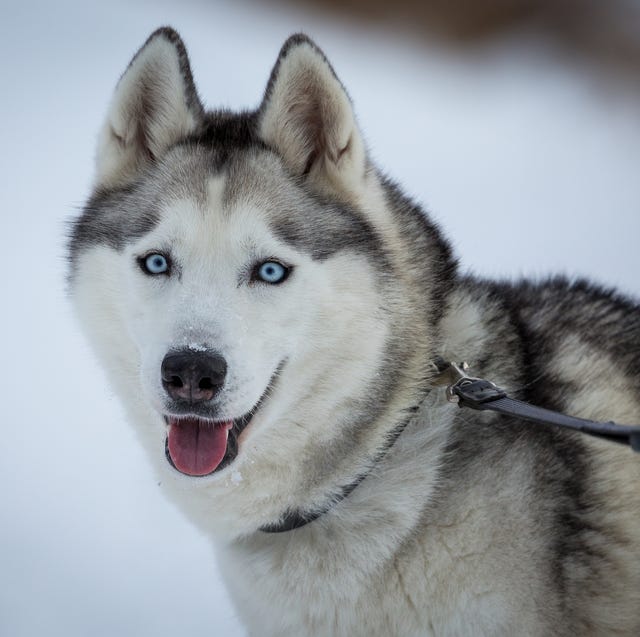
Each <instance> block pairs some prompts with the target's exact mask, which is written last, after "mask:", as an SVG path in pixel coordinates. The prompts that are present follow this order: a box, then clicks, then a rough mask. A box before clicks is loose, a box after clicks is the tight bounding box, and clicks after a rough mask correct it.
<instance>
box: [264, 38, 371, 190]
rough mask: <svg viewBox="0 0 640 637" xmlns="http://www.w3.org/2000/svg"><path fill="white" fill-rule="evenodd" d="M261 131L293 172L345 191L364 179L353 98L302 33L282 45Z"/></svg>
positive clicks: (356, 187)
mask: <svg viewBox="0 0 640 637" xmlns="http://www.w3.org/2000/svg"><path fill="white" fill-rule="evenodd" d="M259 133H260V136H261V138H262V139H263V141H264V142H265V143H267V144H268V145H269V146H271V147H272V148H273V149H274V150H276V152H278V153H279V154H280V155H281V156H282V158H283V159H284V162H285V164H286V165H287V166H288V168H289V170H291V171H292V172H293V173H294V174H296V175H308V178H309V179H310V180H311V181H312V182H313V183H314V185H315V186H316V187H317V188H319V189H320V190H329V191H332V192H334V193H338V194H342V195H349V194H352V195H353V194H356V193H357V191H358V190H359V188H360V187H361V185H362V181H363V179H364V176H365V169H366V155H365V148H364V143H363V140H362V136H361V134H360V131H359V130H358V126H357V124H356V120H355V116H354V113H353V108H352V106H351V100H350V99H349V96H348V95H347V93H346V91H345V90H344V87H343V86H342V84H341V83H340V80H339V79H338V78H337V77H336V74H335V73H334V71H333V69H332V68H331V65H330V64H329V62H328V61H327V59H326V58H325V56H324V54H323V53H322V51H321V50H320V49H319V48H318V47H317V46H316V45H315V44H314V43H313V42H312V41H311V40H310V39H309V38H308V37H307V36H305V35H302V34H298V35H293V36H291V37H290V38H289V39H288V40H287V41H286V42H285V44H284V46H283V47H282V50H281V51H280V55H279V57H278V61H277V62H276V65H275V67H274V69H273V71H272V73H271V78H270V79H269V83H268V85H267V90H266V93H265V97H264V100H263V102H262V106H261V107H260V111H259Z"/></svg>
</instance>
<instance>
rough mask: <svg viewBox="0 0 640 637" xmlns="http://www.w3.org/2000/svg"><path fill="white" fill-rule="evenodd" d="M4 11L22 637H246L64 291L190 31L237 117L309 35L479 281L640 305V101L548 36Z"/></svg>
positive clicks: (7, 373)
mask: <svg viewBox="0 0 640 637" xmlns="http://www.w3.org/2000/svg"><path fill="white" fill-rule="evenodd" d="M0 7H1V9H2V11H1V13H0V15H2V41H1V42H0V51H1V55H0V59H1V60H2V62H0V73H1V75H0V79H1V82H2V87H3V96H4V98H3V100H2V106H1V107H0V108H1V109H2V111H1V113H0V114H1V119H0V122H2V137H1V139H2V152H1V153H0V163H1V168H2V170H1V174H2V175H3V179H2V188H0V204H1V208H0V210H1V214H2V217H3V220H4V227H5V232H4V233H3V235H2V236H3V239H4V243H5V248H4V250H5V258H4V263H5V265H6V266H7V267H6V269H5V270H4V276H3V277H2V282H1V283H0V285H1V286H2V289H1V293H2V298H3V299H4V300H3V307H4V308H5V309H4V310H3V311H2V322H1V325H2V328H3V334H4V338H3V343H2V351H3V355H2V371H1V372H0V374H1V376H0V380H1V381H2V387H3V389H4V391H3V394H2V408H3V413H4V418H3V423H2V432H1V433H2V437H1V440H2V443H1V444H2V459H1V460H0V506H1V508H0V635H3V636H6V637H19V636H32V635H47V636H57V635H61V636H62V635H64V636H65V637H75V636H84V635H91V636H92V637H100V636H102V635H104V636H110V637H111V636H113V635H121V636H127V635H135V636H145V635H154V636H156V637H162V636H169V635H171V636H174V635H189V636H190V637H196V636H201V635H202V636H205V635H207V636H212V635H220V636H225V637H233V636H237V635H242V634H243V631H242V628H241V627H240V624H239V622H238V621H237V619H236V616H235V612H234V610H233V608H232V607H231V605H230V603H229V600H228V598H227V596H226V593H225V592H224V588H223V586H222V584H221V581H220V578H219V574H218V572H217V570H216V567H215V565H214V563H213V553H212V550H211V547H210V544H209V542H208V540H207V539H206V538H204V537H202V536H201V535H200V534H199V533H198V532H197V531H196V530H194V529H193V528H192V527H191V526H190V525H189V523H188V522H187V521H185V520H184V519H183V518H182V516H181V515H179V514H178V513H177V511H175V510H174V509H173V508H172V507H171V506H170V505H169V504H168V503H167V502H165V501H164V499H163V497H162V495H161V493H160V490H159V488H158V487H157V485H156V483H155V481H154V477H153V475H152V473H151V470H150V469H149V467H148V466H147V464H146V461H145V459H144V457H143V454H142V452H141V450H140V449H139V448H138V446H137V443H136V441H135V440H134V438H133V435H132V433H131V432H130V431H129V428H128V427H127V425H126V423H125V422H124V419H123V415H122V411H121V409H120V407H119V404H118V401H117V399H116V398H115V397H114V396H113V395H112V394H111V392H110V391H109V390H108V388H106V387H105V384H104V382H105V381H104V376H103V375H102V372H101V371H100V369H99V368H98V366H97V365H96V363H95V361H94V360H93V358H92V356H91V354H90V353H89V351H88V348H87V346H86V345H85V343H84V342H83V340H82V338H81V337H80V335H79V333H78V328H77V325H76V324H75V323H74V319H73V317H72V315H71V312H70V308H69V303H68V301H67V299H66V297H65V289H64V272H65V263H64V241H65V239H64V234H65V223H66V222H67V220H68V219H69V217H70V216H72V215H73V214H75V213H76V212H77V210H78V208H79V207H80V206H81V205H82V202H83V200H84V198H85V197H86V196H87V195H88V193H89V185H90V180H91V176H92V158H93V152H94V142H95V138H96V133H97V131H98V128H99V126H100V124H101V121H102V117H103V116H104V114H105V109H106V104H107V102H108V100H109V98H110V95H111V91H112V90H113V87H114V86H115V83H116V81H117V79H118V77H119V76H120V74H121V73H122V71H123V70H124V68H125V66H126V65H127V63H128V62H129V60H130V58H131V56H132V55H133V53H134V52H135V51H136V50H137V48H138V47H139V46H140V45H141V44H142V42H143V41H144V40H145V39H146V37H147V36H148V35H149V33H150V32H151V31H153V30H154V29H155V28H156V27H158V26H160V25H162V24H171V25H173V26H174V27H176V28H177V29H178V30H179V32H180V33H181V34H182V36H183V38H184V40H185V42H186V44H187V47H188V49H189V53H190V56H191V60H192V65H193V70H194V75H195V78H196V82H197V84H198V87H199V90H200V94H201V97H202V99H203V100H204V102H205V103H206V104H208V105H209V106H211V107H215V106H229V107H233V108H240V107H252V106H255V105H257V104H258V102H259V100H260V98H261V95H262V91H263V88H264V85H265V83H266V80H267V77H268V74H269V71H270V69H271V66H272V64H273V62H274V61H275V58H276V55H277V52H278V50H279V48H280V46H281V44H282V42H283V41H284V39H285V38H286V37H287V36H288V35H289V34H290V33H292V32H293V31H297V30H305V31H307V32H308V33H309V34H310V35H312V36H313V37H314V38H315V39H316V40H317V42H318V43H319V44H320V46H321V47H322V48H323V49H324V50H325V51H326V53H327V54H328V56H329V58H330V59H331V61H332V63H333V64H334V66H335V68H336V70H337V72H338V74H339V75H340V77H341V79H342V80H343V82H344V83H345V85H346V86H347V87H348V90H349V91H350V94H351V97H352V98H353V100H354V102H355V105H356V111H357V113H358V116H359V121H360V124H361V127H362V129H363V130H364V133H365V136H366V138H367V140H368V142H369V145H370V148H371V150H372V153H373V156H374V157H375V158H376V159H377V160H378V162H379V163H380V164H381V165H382V166H383V167H384V168H385V169H386V170H387V171H388V172H389V173H390V174H391V175H392V176H393V177H395V178H396V179H398V180H400V181H401V182H402V183H403V184H404V185H405V187H406V189H407V191H408V192H410V193H411V194H412V195H414V196H415V197H417V198H418V199H419V200H420V201H422V202H425V203H427V204H428V207H429V209H430V210H431V211H432V213H433V214H434V216H435V217H436V218H437V219H438V220H439V221H440V222H441V224H442V225H443V227H444V229H445V231H446V233H447V235H448V236H449V237H450V238H452V239H453V240H454V245H455V247H456V250H457V252H458V253H459V254H460V255H461V256H462V264H463V266H464V268H468V269H470V270H473V271H475V272H478V273H482V274H485V275H488V276H508V277H517V276H519V275H521V274H523V273H527V274H529V275H544V274H545V273H550V272H556V271H560V272H564V273H567V274H571V275H573V274H580V275H586V276H589V277H593V278H595V279H596V280H598V281H600V282H602V283H604V284H606V285H615V286H619V287H620V288H621V289H622V290H623V291H625V292H627V293H630V294H632V295H634V296H636V297H638V296H639V293H640V282H639V279H638V273H639V271H640V268H639V265H640V257H639V255H638V250H637V244H638V239H639V237H640V179H639V166H640V117H639V115H640V113H639V111H640V94H639V93H638V92H634V90H633V89H632V88H631V86H630V85H629V84H628V83H627V81H626V80H625V78H624V77H617V76H615V75H614V74H613V73H612V72H611V71H610V70H607V69H593V68H591V67H587V66H584V65H583V63H582V62H581V61H580V60H579V59H572V58H571V57H570V56H569V55H568V54H567V53H566V52H563V51H561V50H559V49H557V48H554V47H553V46H552V45H550V44H549V43H545V42H544V41H541V40H540V39H539V38H537V37H535V36H534V34H532V33H520V34H518V35H517V37H516V36H512V37H510V38H509V39H506V40H502V41H500V42H498V43H494V44H492V45H490V46H483V47H480V48H476V49H474V50H471V51H468V52H466V53H460V52H455V51H451V50H446V49H444V48H442V47H438V46H436V45H435V44H433V43H429V42H428V41H425V38H424V37H423V36H422V37H418V36H417V35H415V36H411V35H408V34H407V33H404V32H394V31H392V30H376V29H373V28H370V27H366V28H365V27H362V26H358V25H357V24H356V23H355V22H348V21H341V22H339V21H337V20H336V19H335V18H334V19H328V18H324V17H321V16H318V15H314V14H307V13H298V12H296V10H294V9H291V8H282V7H281V6H280V7H278V6H274V5H269V4H267V3H258V2H250V1H248V0H239V1H235V2H204V1H197V0H192V1H190V2H182V3H171V2H168V1H156V2H151V1H147V2H145V1H143V0H138V1H136V2H131V1H128V2H125V1H124V0H111V2H110V3H108V5H107V4H106V3H91V2H81V1H80V0H57V1H56V2H55V3H53V2H45V1H44V0H40V1H37V0H25V1H23V2H17V1H9V0H2V2H1V4H0ZM7 229H8V232H7Z"/></svg>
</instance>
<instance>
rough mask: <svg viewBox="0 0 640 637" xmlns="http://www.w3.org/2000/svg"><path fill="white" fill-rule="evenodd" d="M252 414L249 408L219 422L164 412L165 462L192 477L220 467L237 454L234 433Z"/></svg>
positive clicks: (242, 428)
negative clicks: (236, 417) (236, 416)
mask: <svg viewBox="0 0 640 637" xmlns="http://www.w3.org/2000/svg"><path fill="white" fill-rule="evenodd" d="M252 416H253V411H252V412H251V413H249V414H247V415H246V416H243V417H242V418H238V419H236V420H228V421H222V422H220V421H215V420H210V419H208V418H201V417H198V416H186V417H185V416H181V417H175V416H165V420H166V422H167V424H168V426H169V428H168V432H167V439H166V442H165V455H166V456H167V460H168V461H169V464H171V466H172V467H173V468H174V469H177V470H178V471H180V472H181V473H184V474H186V475H188V476H194V477H200V476H207V475H210V474H212V473H214V472H215V471H219V470H220V469H223V468H224V467H226V466H227V465H229V464H230V463H231V462H232V461H233V460H234V459H235V457H236V456H237V455H238V436H239V435H240V434H241V433H242V431H243V430H244V428H245V427H246V426H247V425H248V424H249V421H250V420H251V417H252Z"/></svg>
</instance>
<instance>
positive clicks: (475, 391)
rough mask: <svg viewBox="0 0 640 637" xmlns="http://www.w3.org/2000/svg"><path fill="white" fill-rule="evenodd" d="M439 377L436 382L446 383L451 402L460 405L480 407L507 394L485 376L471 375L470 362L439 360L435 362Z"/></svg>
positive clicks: (447, 394) (438, 383)
mask: <svg viewBox="0 0 640 637" xmlns="http://www.w3.org/2000/svg"><path fill="white" fill-rule="evenodd" d="M434 364H435V366H436V368H437V369H438V372H439V374H440V375H439V377H438V378H437V379H436V382H435V384H437V385H446V386H447V389H446V396H447V400H448V401H449V402H450V403H457V404H459V406H460V407H463V406H466V407H472V408H474V407H475V408H478V407H479V406H480V405H482V404H484V403H487V402H491V401H493V400H498V399H499V398H504V397H505V396H506V395H507V394H506V392H505V391H504V390H502V389H500V388H499V387H498V386H497V385H496V384H495V383H492V382H491V381H489V380H485V379H483V378H476V377H475V376H469V375H468V374H467V371H468V370H469V364H468V363H466V362H462V363H459V364H458V363H454V362H446V361H444V360H438V361H436V362H435V363H434Z"/></svg>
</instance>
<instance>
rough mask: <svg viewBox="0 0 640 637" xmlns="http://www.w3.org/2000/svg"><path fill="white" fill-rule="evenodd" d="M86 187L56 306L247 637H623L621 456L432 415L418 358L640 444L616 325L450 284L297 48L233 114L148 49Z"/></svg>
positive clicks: (605, 306) (469, 417)
mask: <svg viewBox="0 0 640 637" xmlns="http://www.w3.org/2000/svg"><path fill="white" fill-rule="evenodd" d="M94 186H95V187H94V191H93V194H92V196H91V198H90V199H89V201H88V203H87V204H86V207H85V209H84V211H83V213H82V215H81V216H80V217H79V218H78V219H77V220H76V221H75V222H74V226H73V231H72V236H71V240H70V247H69V252H70V259H71V269H70V288H71V293H72V298H73V300H74V303H75V306H76V308H77V311H78V314H79V316H80V319H81V323H82V325H83V327H84V329H85V330H86V332H87V334H88V336H89V338H90V340H91V342H92V344H93V346H94V347H95V350H96V351H97V354H98V355H99V357H100V359H101V361H102V362H103V363H104V365H105V367H106V369H107V370H108V373H109V377H110V380H111V382H112V383H113V386H114V387H115V388H116V391H117V392H118V394H119V395H120V396H121V397H122V400H123V402H124V404H125V406H126V409H127V410H128V415H129V416H130V419H131V421H132V423H133V426H134V427H135V428H136V431H137V434H138V437H139V438H140V440H141V442H142V444H143V445H144V447H145V448H146V451H147V452H148V456H149V458H150V460H151V462H152V464H153V465H154V467H155V470H156V471H157V472H158V474H160V475H162V486H163V488H164V489H165V490H166V492H167V495H168V496H169V497H170V498H172V499H173V500H174V501H175V502H176V503H177V504H178V505H179V506H180V507H181V508H182V509H184V511H185V512H186V514H187V515H188V516H189V517H190V518H191V519H192V520H193V521H194V523H195V524H197V525H198V526H199V527H200V528H201V529H203V530H204V531H205V532H206V533H207V534H209V535H210V536H211V538H212V539H214V540H215V545H216V547H217V550H218V553H219V559H220V563H221V566H222V573H223V575H224V577H225V578H226V582H227V585H228V587H229V590H230V592H231V595H232V597H233V600H234V603H235V605H236V607H237V612H238V613H239V615H240V617H241V618H242V620H243V621H244V623H245V625H246V627H247V630H248V632H249V634H251V635H256V636H259V637H265V636H274V637H275V636H277V637H285V636H292V637H293V636H295V637H300V636H307V635H308V636H345V637H346V636H349V637H357V636H365V635H366V636H367V637H369V636H371V635H379V636H385V637H387V636H415V637H417V636H425V635H437V636H463V637H464V636H467V635H469V636H471V635H484V636H496V635H508V636H510V637H512V636H514V635H517V636H525V635H540V636H551V635H553V636H556V637H558V636H563V635H567V636H569V635H571V636H574V635H582V636H585V635H629V636H631V635H633V636H636V637H637V635H640V461H639V460H638V457H637V456H634V454H633V453H632V452H631V451H630V450H628V449H627V448H623V447H621V446H617V445H614V444H612V443H609V442H606V441H599V440H594V439H587V438H585V437H581V436H580V435H578V434H573V433H566V432H564V431H559V430H556V429H552V428H550V427H544V426H532V425H530V424H526V423H524V422H521V421H517V420H515V419H513V418H509V417H505V416H497V415H491V414H488V413H485V412H483V413H482V414H477V413H476V412H470V413H466V412H465V411H464V410H460V409H457V408H456V407H455V406H453V405H451V404H450V403H448V402H447V401H446V399H445V396H444V390H443V388H441V387H440V386H439V385H438V384H437V382H436V380H437V379H436V374H437V372H436V371H435V367H434V364H433V361H434V360H435V359H437V358H438V357H440V358H444V359H445V360H463V359H466V360H468V361H470V362H471V364H472V367H473V371H474V372H475V373H476V375H483V376H485V377H489V378H491V379H492V380H494V381H496V382H497V383H499V384H500V385H501V386H503V387H506V388H507V389H509V390H510V391H511V392H512V394H513V395H514V396H517V397H519V398H521V399H523V400H526V401H528V402H531V403H534V404H537V405H541V406H547V407H550V408H553V409H559V410H562V411H565V412H567V413H571V414H573V415H577V416H583V417H589V418H599V419H613V420H616V421H618V422H621V423H634V422H636V423H637V422H640V383H639V382H638V379H639V377H640V311H639V308H638V306H637V305H634V304H633V303H632V302H631V301H630V300H627V299H625V298H623V297H622V296H620V295H618V294H616V293H613V292H611V291H606V290H602V289H600V288H598V287H595V286H592V285H590V284H588V283H586V282H574V283H569V282H567V281H565V280H561V279H554V280H551V281H548V282H544V283H529V282H522V283H519V284H507V283H496V282H490V281H481V280H477V279H474V278H469V277H464V276H462V275H460V274H459V273H458V271H457V269H456V260H455V258H454V256H453V254H452V251H451V249H450V246H449V244H448V243H447V240H446V239H445V238H444V237H443V236H442V234H441V232H440V230H439V228H438V227H437V226H436V225H435V224H434V223H433V222H432V221H431V220H430V219H429V218H428V216H426V215H425V213H424V212H423V211H422V210H421V208H420V207H419V206H418V205H417V204H416V203H414V202H412V201H411V200H410V199H408V198H407V197H406V196H405V195H404V194H403V193H402V191H401V190H400V188H399V187H398V186H397V185H396V184H394V183H393V182H391V181H390V180H389V179H388V178H386V177H385V176H384V175H382V174H381V173H380V171H379V170H377V169H376V167H375V165H374V164H373V163H372V161H371V160H370V158H369V156H368V154H367V150H366V148H365V144H364V142H363V138H362V135H361V133H360V130H359V128H358V125H357V122H356V120H355V117H354V113H353V110H352V106H351V102H350V99H349V97H348V95H347V93H346V91H345V89H344V87H343V86H342V84H341V83H340V81H339V79H338V78H337V76H336V74H335V73H334V71H333V68H332V67H331V65H330V64H329V62H328V61H327V59H326V58H325V56H324V55H323V53H322V52H321V51H320V49H319V48H318V47H317V46H316V45H315V44H314V43H313V42H312V41H311V40H310V39H309V38H308V37H306V36H304V35H294V36H292V37H291V38H290V39H288V40H287V42H286V43H285V44H284V46H283V48H282V51H281V53H280V55H279V57H278V59H277V61H276V64H275V68H274V69H273V72H272V74H271V77H270V79H269V82H268V84H267V88H266V92H265V95H264V99H263V100H262V103H261V105H260V106H259V108H258V109H257V110H255V111H247V112H241V113H234V112H230V111H227V110H218V111H213V112H209V111H205V109H204V108H203V106H202V103H201V101H200V98H199V96H198V93H197V92H196V88H195V85H194V81H193V78H192V74H191V71H190V66H189V60H188V58H187V54H186V51H185V48H184V45H183V43H182V41H181V40H180V38H179V36H178V35H177V34H176V33H175V32H174V31H173V30H171V29H169V28H163V29H160V30H158V31H156V32H155V33H154V34H152V35H151V37H150V38H149V39H148V40H147V42H146V43H145V44H144V46H143V47H142V48H141V49H140V50H139V51H138V53H137V54H136V55H135V57H134V58H133V60H132V62H131V64H130V65H129V67H128V68H127V70H126V71H125V73H124V75H123V76H122V78H121V79H120V81H119V83H118V85H117V87H116V90H115V95H114V97H113V100H112V102H111V106H110V108H109V110H108V115H107V118H106V122H105V124H104V127H103V129H102V132H101V136H100V139H99V145H98V151H97V168H96V176H95V185H94ZM212 568H213V566H212ZM213 634H215V628H214V627H212V635H213Z"/></svg>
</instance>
